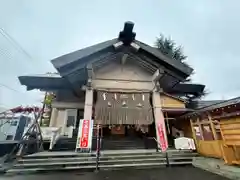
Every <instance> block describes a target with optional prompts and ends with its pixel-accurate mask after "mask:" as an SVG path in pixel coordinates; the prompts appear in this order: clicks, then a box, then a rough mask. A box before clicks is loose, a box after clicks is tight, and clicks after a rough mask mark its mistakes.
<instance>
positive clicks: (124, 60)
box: [121, 54, 128, 64]
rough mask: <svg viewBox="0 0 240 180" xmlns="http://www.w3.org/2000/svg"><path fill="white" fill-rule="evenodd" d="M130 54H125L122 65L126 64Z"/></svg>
mask: <svg viewBox="0 0 240 180" xmlns="http://www.w3.org/2000/svg"><path fill="white" fill-rule="evenodd" d="M127 58H128V54H123V56H122V59H121V64H125V63H126V62H127Z"/></svg>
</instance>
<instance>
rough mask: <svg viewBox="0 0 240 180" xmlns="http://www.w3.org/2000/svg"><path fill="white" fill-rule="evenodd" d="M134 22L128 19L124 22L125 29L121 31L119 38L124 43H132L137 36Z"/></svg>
mask: <svg viewBox="0 0 240 180" xmlns="http://www.w3.org/2000/svg"><path fill="white" fill-rule="evenodd" d="M133 27H134V23H133V22H131V21H127V22H125V23H124V28H123V30H122V31H121V32H120V33H119V36H118V39H119V40H120V41H122V42H123V43H124V45H130V44H131V43H132V42H133V41H134V40H135V37H136V33H135V32H133Z"/></svg>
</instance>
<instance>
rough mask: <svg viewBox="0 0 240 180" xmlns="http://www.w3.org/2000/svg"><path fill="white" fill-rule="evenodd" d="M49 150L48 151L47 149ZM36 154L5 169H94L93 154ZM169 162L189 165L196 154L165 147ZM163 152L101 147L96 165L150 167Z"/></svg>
mask: <svg viewBox="0 0 240 180" xmlns="http://www.w3.org/2000/svg"><path fill="white" fill-rule="evenodd" d="M50 154H51V153H50ZM50 154H49V153H46V154H44V153H43V154H36V155H31V156H27V157H24V158H23V159H21V160H19V161H18V163H17V164H16V165H15V166H14V167H13V168H12V169H11V170H9V171H8V172H10V173H11V172H12V173H14V172H15V173H18V172H36V171H55V170H74V169H75V170H80V169H82V170H95V168H96V156H95V154H87V153H84V154H77V153H72V154H71V153H62V154H54V155H50ZM168 154H170V155H169V156H168V160H169V165H172V166H176V165H191V164H192V159H193V157H195V156H196V155H197V154H196V153H191V152H187V151H182V152H179V151H169V152H168ZM166 165H167V159H166V153H161V152H154V151H137V150H135V151H118V152H117V151H104V152H103V153H102V154H101V156H100V157H99V167H100V169H106V170H107V169H119V168H120V169H121V168H129V167H134V168H136V167H137V168H142V169H145V168H153V167H159V166H166Z"/></svg>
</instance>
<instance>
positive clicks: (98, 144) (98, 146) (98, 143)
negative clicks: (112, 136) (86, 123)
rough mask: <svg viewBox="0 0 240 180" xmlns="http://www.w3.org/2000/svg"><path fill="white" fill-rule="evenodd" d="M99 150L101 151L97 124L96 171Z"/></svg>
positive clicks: (97, 168)
mask: <svg viewBox="0 0 240 180" xmlns="http://www.w3.org/2000/svg"><path fill="white" fill-rule="evenodd" d="M100 151H101V136H100V132H99V125H98V129H97V151H96V172H97V171H98V170H99V159H100Z"/></svg>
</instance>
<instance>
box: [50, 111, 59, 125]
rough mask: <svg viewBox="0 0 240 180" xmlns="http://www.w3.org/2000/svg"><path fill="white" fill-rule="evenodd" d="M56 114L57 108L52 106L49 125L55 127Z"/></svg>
mask: <svg viewBox="0 0 240 180" xmlns="http://www.w3.org/2000/svg"><path fill="white" fill-rule="evenodd" d="M57 115H58V110H57V109H56V108H52V114H51V118H50V123H49V127H56V120H57Z"/></svg>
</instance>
